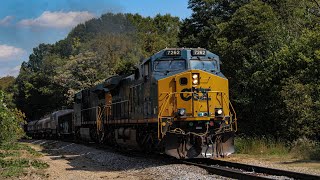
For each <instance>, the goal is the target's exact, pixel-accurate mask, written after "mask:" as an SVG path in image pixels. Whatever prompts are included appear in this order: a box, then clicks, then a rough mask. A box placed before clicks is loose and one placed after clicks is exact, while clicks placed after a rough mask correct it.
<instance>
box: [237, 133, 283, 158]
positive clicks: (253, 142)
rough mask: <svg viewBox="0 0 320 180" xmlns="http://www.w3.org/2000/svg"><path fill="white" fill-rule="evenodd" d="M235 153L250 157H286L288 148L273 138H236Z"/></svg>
mask: <svg viewBox="0 0 320 180" xmlns="http://www.w3.org/2000/svg"><path fill="white" fill-rule="evenodd" d="M235 147H236V153H238V154H250V155H279V156H282V155H288V154H289V148H288V147H287V146H286V144H285V143H284V142H283V141H280V140H275V139H273V138H265V137H262V138H250V137H238V138H236V139H235Z"/></svg>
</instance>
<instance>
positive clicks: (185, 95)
mask: <svg viewBox="0 0 320 180" xmlns="http://www.w3.org/2000/svg"><path fill="white" fill-rule="evenodd" d="M207 91H211V89H204V88H194V87H193V88H192V89H191V88H185V89H182V90H181V92H182V93H180V98H181V99H182V100H184V101H189V100H190V99H191V98H193V99H194V100H207V96H208V95H207ZM184 92H190V93H184ZM191 92H193V93H192V96H191V95H190V94H191ZM200 93H201V94H202V96H200ZM208 100H211V99H210V98H209V97H208Z"/></svg>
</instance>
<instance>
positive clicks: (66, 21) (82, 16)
mask: <svg viewBox="0 0 320 180" xmlns="http://www.w3.org/2000/svg"><path fill="white" fill-rule="evenodd" d="M94 17H95V16H94V15H93V14H91V13H89V12H88V11H70V12H50V11H45V12H43V13H42V14H41V15H40V16H39V17H37V18H35V19H24V20H21V21H20V22H19V23H18V24H19V25H21V26H36V27H48V28H70V27H75V26H76V25H77V24H79V23H82V22H85V21H87V20H89V19H92V18H94Z"/></svg>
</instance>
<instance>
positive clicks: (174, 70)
mask: <svg viewBox="0 0 320 180" xmlns="http://www.w3.org/2000/svg"><path fill="white" fill-rule="evenodd" d="M220 64H221V62H220V59H219V57H218V56H217V55H215V54H213V53H211V52H209V51H207V50H205V49H201V48H166V49H163V50H161V51H159V52H158V53H156V54H154V55H153V56H151V57H149V58H147V59H145V60H144V61H143V62H142V64H140V65H139V66H138V67H137V69H136V70H135V72H134V74H132V75H128V76H113V77H111V78H108V79H106V80H105V81H104V82H103V83H101V84H98V85H96V86H95V87H92V88H90V89H85V90H82V91H81V92H79V93H77V94H76V95H75V97H74V107H73V110H62V111H57V112H54V113H53V114H52V115H51V116H50V117H47V118H44V119H41V120H39V121H32V122H29V123H28V128H27V130H28V134H29V135H30V136H33V137H65V136H67V137H72V138H75V139H81V140H84V141H95V142H97V143H107V144H111V145H117V146H125V147H128V148H130V149H138V150H144V151H149V152H164V153H166V154H168V155H171V156H174V157H176V158H181V159H184V158H199V157H205V158H210V157H223V156H228V155H229V154H231V153H233V152H234V145H233V143H234V133H235V131H236V130H237V118H236V113H235V111H234V109H233V107H232V105H231V103H230V101H229V89H228V80H227V79H226V77H225V76H224V75H223V74H222V73H221V72H220Z"/></svg>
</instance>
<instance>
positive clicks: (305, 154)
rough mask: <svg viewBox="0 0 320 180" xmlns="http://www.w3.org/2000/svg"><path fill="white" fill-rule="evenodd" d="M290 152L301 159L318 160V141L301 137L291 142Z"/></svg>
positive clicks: (319, 152) (319, 157)
mask: <svg viewBox="0 0 320 180" xmlns="http://www.w3.org/2000/svg"><path fill="white" fill-rule="evenodd" d="M290 153H291V154H292V156H293V157H295V158H299V159H303V160H320V143H319V142H315V141H312V140H309V139H307V138H306V137H302V138H299V139H297V140H296V141H294V142H293V143H292V147H291V150H290Z"/></svg>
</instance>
